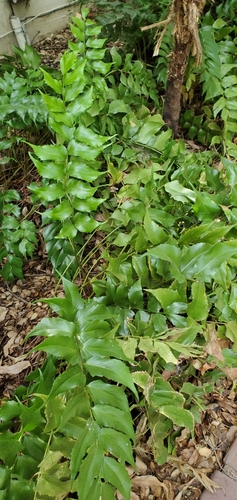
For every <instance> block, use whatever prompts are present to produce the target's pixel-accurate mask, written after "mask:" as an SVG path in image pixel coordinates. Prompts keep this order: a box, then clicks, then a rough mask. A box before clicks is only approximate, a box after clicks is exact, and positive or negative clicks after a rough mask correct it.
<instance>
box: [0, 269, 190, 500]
mask: <svg viewBox="0 0 237 500" xmlns="http://www.w3.org/2000/svg"><path fill="white" fill-rule="evenodd" d="M63 282H64V290H65V298H52V299H45V302H47V303H48V304H49V305H50V307H51V309H52V310H53V311H54V312H55V313H57V317H51V318H44V319H43V320H42V321H41V322H40V323H39V324H38V325H37V326H36V327H35V328H34V330H33V331H32V332H31V334H30V336H32V335H37V336H38V337H43V338H44V339H43V341H42V342H41V343H40V344H39V345H38V346H37V347H35V348H34V349H33V351H41V352H45V353H47V358H46V361H45V362H44V364H43V366H42V367H41V368H39V369H37V370H36V371H35V372H33V373H31V374H30V375H29V376H28V378H27V381H28V382H30V384H29V386H28V388H27V387H26V386H21V387H19V388H18V389H17V390H16V393H15V399H14V400H11V401H7V402H5V403H4V404H3V405H2V407H1V409H0V420H1V424H0V430H1V434H0V458H1V461H2V465H1V466H0V499H4V500H12V499H13V498H14V499H15V500H22V498H24V500H33V499H34V500H36V499H37V500H49V499H52V498H53V499H54V500H60V499H64V498H67V499H73V498H80V500H89V499H90V500H92V499H93V500H99V499H102V500H112V499H113V500H114V498H115V497H114V495H115V491H116V490H119V491H120V492H121V494H122V495H123V496H124V498H125V499H126V500H129V499H130V488H131V481H130V478H129V475H128V472H127V469H126V464H130V465H131V466H132V467H134V468H135V464H134V458H133V446H134V445H135V442H136V439H135V434H134V425H133V418H135V416H133V412H132V411H131V408H130V406H129V403H130V402H132V404H133V408H134V411H135V409H136V407H137V406H142V407H144V408H145V409H146V411H147V412H148V414H149V418H150V422H151V430H152V429H153V438H154V441H156V443H157V442H158V439H159V436H158V434H159V433H158V430H159V432H161V434H162V435H163V437H164V436H165V435H168V434H169V429H170V428H172V421H173V422H174V423H176V424H177V425H180V426H185V427H188V428H189V429H190V431H192V429H193V417H192V414H191V412H189V411H188V410H186V409H184V408H183V406H184V401H185V400H184V397H183V396H182V394H178V393H176V392H175V391H174V389H172V387H171V385H170V384H169V382H167V381H165V380H163V379H162V377H161V376H159V375H158V374H155V370H154V373H153V374H152V373H151V374H149V371H148V370H147V371H144V370H143V369H142V366H140V365H139V363H138V362H136V361H134V359H132V356H130V355H129V352H127V353H126V354H125V349H124V346H123V343H124V337H121V334H122V330H123V328H122V330H121V324H122V316H119V314H118V308H116V307H114V306H111V307H108V306H106V305H105V304H103V303H101V301H100V299H96V298H93V299H91V300H88V299H87V300H84V299H82V297H81V296H80V294H79V291H78V288H77V286H76V285H75V284H73V283H71V282H70V281H67V280H66V279H64V280H63ZM119 329H120V337H119V336H118V331H119ZM125 334H126V326H125V323H124V335H125ZM134 340H135V339H133V341H134ZM136 342H137V341H136V340H135V343H136ZM160 344H161V342H160ZM155 348H156V349H157V348H158V346H155ZM130 351H131V346H130ZM162 353H163V354H162ZM162 355H163V356H164V357H165V358H166V359H167V360H168V358H171V357H172V353H171V351H169V349H168V347H167V349H163V351H162V350H161V356H162ZM173 357H174V356H173ZM171 361H176V360H175V358H174V359H171ZM135 384H136V386H137V388H138V389H137V388H136V386H135ZM140 399H141V401H140ZM135 414H136V412H135V413H134V415H135ZM167 416H168V417H169V418H167ZM167 423H168V425H167ZM158 427H159V429H158ZM154 449H155V446H154ZM160 451H162V446H161V450H160ZM156 455H157V456H158V452H156ZM162 458H163V459H165V457H164V455H163V457H160V459H161V460H160V461H162Z"/></svg>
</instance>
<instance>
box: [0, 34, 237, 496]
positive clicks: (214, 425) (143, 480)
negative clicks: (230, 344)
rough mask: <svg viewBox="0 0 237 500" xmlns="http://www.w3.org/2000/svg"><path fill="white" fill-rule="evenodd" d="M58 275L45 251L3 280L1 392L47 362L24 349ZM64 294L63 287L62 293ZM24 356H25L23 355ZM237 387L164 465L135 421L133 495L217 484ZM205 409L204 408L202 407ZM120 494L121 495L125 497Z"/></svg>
mask: <svg viewBox="0 0 237 500" xmlns="http://www.w3.org/2000/svg"><path fill="white" fill-rule="evenodd" d="M69 38H71V33H70V31H69V29H66V30H64V31H61V32H59V33H58V34H55V35H52V36H50V37H48V38H47V39H46V40H44V41H42V42H39V43H38V44H37V46H36V48H37V50H38V51H39V53H40V55H41V57H42V63H43V64H47V65H50V66H52V67H57V65H58V62H59V59H60V57H61V55H62V53H63V52H64V50H65V49H66V48H67V43H68V39H69ZM55 286H56V281H55V278H54V276H53V274H52V270H51V268H50V267H49V266H47V263H46V259H45V257H44V255H43V252H41V253H39V255H37V256H36V258H35V260H32V261H30V262H29V263H27V264H26V266H25V268H24V280H23V281H21V280H18V281H16V282H15V283H14V284H7V283H4V282H3V281H2V280H1V281H0V333H1V352H0V395H1V397H5V398H8V397H11V396H12V394H13V392H14V389H15V388H16V387H17V386H18V385H20V384H21V383H22V382H24V379H25V376H26V375H27V374H28V373H29V372H30V371H31V370H32V369H35V367H36V366H38V365H40V364H41V362H42V354H41V353H31V354H30V355H29V356H28V357H27V358H25V355H26V354H27V353H28V352H29V351H30V350H31V349H32V347H33V346H34V345H35V344H36V343H37V339H33V338H31V339H29V340H28V341H27V342H26V343H23V341H24V339H25V337H26V336H27V334H28V333H29V332H30V331H31V330H32V328H33V327H34V326H35V325H36V324H37V323H38V322H39V321H40V320H41V319H42V318H43V317H45V316H47V314H48V306H47V304H44V303H42V302H41V301H40V298H45V297H51V296H52V295H54V293H55ZM60 295H61V296H62V295H63V291H62V288H60V287H59V288H58V289H57V296H60ZM22 356H23V357H22ZM236 410H237V404H236V392H235V387H234V385H233V383H232V382H230V381H228V380H227V379H225V380H224V381H222V382H221V385H217V386H216V388H215V392H213V393H211V394H209V395H208V396H207V398H206V401H205V410H203V411H202V412H201V424H198V425H196V427H195V435H194V437H193V438H190V436H189V434H187V432H186V431H185V430H184V431H183V432H182V434H181V436H179V437H177V438H176V449H177V457H174V456H173V457H170V458H169V461H168V462H167V463H166V464H164V465H163V466H158V465H157V464H156V463H155V462H154V457H153V456H152V454H151V449H150V445H149V439H148V440H147V438H146V436H145V435H144V436H143V431H144V429H145V428H146V420H145V418H144V415H143V414H141V416H140V417H139V418H138V419H137V421H136V431H137V436H143V437H142V438H138V441H137V446H136V449H135V454H136V464H137V472H136V474H135V473H134V471H133V470H132V469H131V468H129V473H130V475H131V478H132V483H133V491H132V494H131V500H153V499H160V500H181V499H182V500H188V499H192V500H198V499H199V498H200V496H201V491H202V488H203V486H205V487H207V488H209V489H210V488H211V487H212V482H211V480H210V479H209V478H208V476H209V475H210V473H211V472H212V471H213V470H215V469H221V468H222V464H223V457H224V455H225V452H226V450H227V449H228V448H229V446H230V444H231V443H232V441H233V439H234V437H235V434H236V431H237V427H236V426H237V411H236ZM200 411H201V410H200ZM121 498H122V497H121V496H120V495H119V494H118V500H121Z"/></svg>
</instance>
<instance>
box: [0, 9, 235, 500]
mask: <svg viewBox="0 0 237 500" xmlns="http://www.w3.org/2000/svg"><path fill="white" fill-rule="evenodd" d="M114 3H116V2H114ZM87 14H88V12H87V10H85V9H84V10H82V18H80V19H79V18H73V22H72V24H71V30H72V32H73V34H74V36H75V38H76V39H77V40H76V41H74V42H71V43H70V46H69V49H68V51H66V52H65V54H64V55H63V56H62V58H61V61H60V72H58V73H57V75H55V74H54V75H52V74H51V73H49V72H48V71H46V69H45V68H43V70H39V71H40V72H41V73H42V75H43V79H44V83H43V84H42V85H43V86H42V87H41V93H40V98H41V99H43V101H44V103H45V106H46V114H47V116H48V127H49V129H50V132H51V134H52V137H53V138H54V140H53V141H51V143H50V144H44V145H35V144H32V145H31V148H32V151H33V152H32V153H31V158H32V161H33V162H34V164H35V167H36V169H37V171H38V174H39V176H40V178H41V184H40V183H37V184H36V183H35V184H33V183H32V184H31V186H30V189H31V192H32V198H33V199H34V200H37V201H38V203H39V204H41V208H42V221H43V236H44V239H45V242H46V248H47V251H48V257H49V259H50V260H51V262H52V263H53V266H54V269H55V271H56V272H57V273H59V274H61V275H62V274H63V275H64V276H67V277H69V278H70V277H71V276H72V275H73V274H75V275H76V274H77V273H78V272H79V271H82V273H83V272H85V269H86V277H85V281H84V282H83V283H82V284H81V287H80V289H78V287H77V286H76V285H75V284H74V283H73V282H72V281H70V280H67V279H65V277H63V278H62V280H63V285H64V291H65V297H64V298H62V297H52V298H51V299H42V301H44V302H46V303H47V304H48V305H49V306H50V308H51V310H52V311H53V313H54V316H52V317H48V318H44V319H43V320H42V321H41V322H40V323H39V324H38V325H37V326H36V327H35V328H34V330H33V331H32V332H31V334H30V335H29V336H30V337H31V336H37V337H42V339H41V342H40V343H39V344H38V345H37V346H36V347H35V348H34V349H33V351H41V352H42V353H45V361H44V364H43V366H41V367H39V368H38V369H37V370H36V371H35V372H32V373H31V374H30V375H29V376H28V377H27V379H26V383H27V385H24V386H20V387H18V388H17V389H16V391H15V394H14V397H13V398H12V399H9V400H7V401H4V402H2V403H3V404H2V405H1V408H0V431H1V434H0V459H1V467H0V498H2V499H4V500H12V499H13V498H14V499H16V500H18V499H19V500H21V499H22V498H24V499H26V500H28V499H29V500H33V499H34V500H43V499H44V500H50V499H52V498H53V499H55V500H57V499H58V500H60V499H61V498H62V497H63V498H68V499H69V498H75V497H77V498H80V500H91V499H93V500H99V499H101V500H108V499H109V500H110V499H113V498H114V495H115V491H116V490H119V491H120V493H121V494H122V495H123V496H124V498H125V499H126V500H129V498H130V488H131V482H130V479H129V476H128V473H127V470H126V467H125V464H131V465H132V466H134V458H133V446H134V445H136V444H137V443H136V439H137V440H139V436H135V433H134V422H133V418H134V417H133V418H132V416H134V414H135V415H136V413H134V410H136V409H138V411H140V408H142V411H143V412H144V415H145V417H146V419H147V420H146V421H147V425H146V428H145V429H144V434H145V435H147V436H149V443H150V446H151V449H152V451H153V454H154V458H155V460H156V461H157V462H158V463H159V464H162V463H164V462H165V461H166V460H167V455H168V451H169V452H170V451H172V453H175V449H171V448H172V446H171V443H172V442H173V436H174V427H175V429H176V432H181V430H182V428H183V427H185V428H187V429H188V430H189V432H190V433H191V434H192V433H193V432H194V425H195V423H200V421H201V418H200V411H201V410H200V409H202V408H205V396H206V395H207V394H208V393H210V392H211V391H212V390H213V388H214V382H215V380H217V379H219V378H220V377H222V376H223V374H227V375H229V374H231V372H230V371H229V369H230V368H236V367H237V354H236V351H237V337H236V331H237V307H236V296H237V275H236V269H237V231H236V223H237V189H236V186H237V175H236V157H237V153H236V146H235V144H234V143H231V142H230V136H229V132H231V129H230V128H228V127H229V122H231V120H232V118H231V116H230V115H228V116H227V118H226V121H225V116H224V111H223V110H224V109H226V110H227V113H229V112H231V111H232V110H231V108H230V105H229V104H228V102H229V101H228V99H229V98H228V97H227V98H226V104H225V107H223V108H222V110H220V111H219V112H221V113H222V115H221V120H223V122H224V125H225V126H226V129H225V130H226V135H225V134H224V132H223V129H222V128H221V133H220V134H219V137H221V139H220V140H221V141H222V142H223V144H224V145H225V148H226V149H227V150H228V155H223V156H222V155H221V154H217V153H216V152H214V153H213V151H212V150H207V151H198V152H190V151H189V150H188V149H186V146H185V143H184V142H183V141H182V140H177V141H175V140H173V139H172V134H171V131H170V130H169V129H168V130H167V129H166V128H165V127H164V122H163V119H162V117H161V115H160V114H159V113H157V111H156V110H155V108H154V105H153V102H155V104H156V106H158V104H159V102H158V98H157V97H156V95H155V86H154V79H153V77H152V74H151V72H150V71H147V70H146V68H145V66H144V64H143V63H141V61H138V60H137V61H134V60H132V59H133V58H132V55H131V54H127V55H126V56H125V58H123V57H121V55H120V54H119V53H118V52H117V50H116V49H115V48H114V47H113V48H112V49H111V50H110V51H107V56H106V61H105V52H106V49H105V48H104V46H105V39H104V38H103V37H101V27H100V26H97V25H96V24H95V23H94V22H93V21H91V20H90V19H88V17H87ZM202 29H203V34H202V36H203V40H204V39H205V40H206V41H207V45H206V49H205V50H206V52H205V57H206V59H205V63H203V64H204V66H203V68H204V67H205V71H206V78H209V76H210V74H211V71H212V64H213V65H214V67H215V70H216V75H217V70H218V71H219V70H220V71H222V70H223V68H222V66H221V65H220V64H219V63H220V61H222V59H221V57H222V56H221V55H220V54H223V53H224V54H227V55H228V57H229V56H230V66H229V67H228V68H229V69H230V72H231V71H232V70H233V69H234V68H233V59H232V56H233V54H232V53H231V51H229V50H225V49H226V45H225V43H226V42H225V43H224V46H223V45H222V46H219V45H220V43H221V42H220V41H219V42H217V41H216V40H215V39H214V37H213V36H212V35H213V33H214V34H215V33H217V32H216V31H215V30H216V27H215V26H214V27H211V28H210V27H209V25H208V23H207V24H206V25H205V26H203V28H202ZM220 40H221V39H220ZM209 44H210V45H209ZM213 44H214V45H213ZM217 45H218V50H217ZM212 46H214V47H215V50H216V52H215V54H216V55H217V56H218V57H219V59H218V57H217V56H216V57H215V58H213V56H212V52H211V47H212ZM228 47H230V45H228ZM231 47H232V45H231ZM221 51H222V52H221ZM21 56H22V58H24V56H23V54H21ZM223 57H224V56H223ZM225 57H227V56H225ZM22 61H23V59H22ZM225 64H227V63H226V62H225ZM203 68H202V70H201V71H203ZM218 68H219V69H218ZM220 68H222V69H220ZM228 68H226V69H228ZM191 70H192V65H190V73H189V76H190V75H191V74H192V71H191ZM228 71H229V70H228ZM228 71H227V73H226V74H225V75H223V79H224V78H226V75H227V76H228V74H229V73H228ZM9 74H10V73H9ZM200 74H201V73H200ZM7 78H8V77H7ZM191 81H192V77H191V76H190V82H191ZM222 81H223V80H222V79H221V78H219V77H218V75H217V85H216V87H215V89H217V90H216V91H215V89H214V86H213V88H211V89H209V88H206V87H205V82H204V84H203V88H204V87H205V97H206V100H207V101H208V102H207V103H206V105H205V107H203V108H202V113H197V116H195V112H194V111H193V110H188V111H186V112H184V116H183V120H184V123H189V124H190V127H189V129H188V132H189V134H190V129H191V127H196V129H198V130H197V131H196V132H195V134H194V135H189V137H190V139H196V137H197V138H198V140H200V137H198V132H199V135H200V127H202V129H203V130H204V132H205V134H206V135H205V137H204V139H203V142H204V143H206V142H207V143H209V142H210V140H211V139H212V138H210V137H208V134H210V133H211V135H212V134H215V130H214V125H215V124H216V121H215V118H216V117H217V115H218V112H217V108H216V107H215V104H214V106H213V110H214V111H213V115H212V111H211V107H212V101H213V99H214V97H216V98H217V100H219V99H221V97H223V96H222V95H221V93H225V95H227V94H226V92H227V90H226V89H229V90H230V87H231V85H229V84H228V85H227V83H228V81H229V80H228V81H225V84H224V85H223V84H222ZM190 88H191V87H190ZM233 88H234V91H233V92H235V84H234V86H233ZM46 89H48V91H46ZM213 89H214V90H213ZM218 89H219V90H218ZM208 92H209V94H208V98H207V93H208ZM215 92H216V94H215ZM218 92H220V93H218ZM214 94H215V95H214ZM231 99H232V97H231ZM217 102H218V101H217ZM231 102H232V101H231ZM225 113H226V112H225ZM206 117H208V119H207V118H206ZM187 128H188V127H187ZM210 131H211V132H210ZM214 137H215V136H214ZM200 142H202V141H200ZM213 142H215V143H216V142H217V141H216V139H215V140H213ZM19 202H20V196H19V194H18V193H17V191H14V190H9V191H6V192H5V193H3V194H2V196H1V199H0V204H1V205H0V208H1V215H0V217H1V220H0V222H1V233H0V243H1V250H0V251H1V254H0V255H1V261H2V263H3V268H2V275H3V276H4V277H5V278H6V279H12V278H14V276H17V277H22V271H21V267H22V257H26V256H27V254H29V255H31V254H32V251H33V248H34V245H35V243H36V236H35V228H34V226H33V223H32V222H31V221H29V220H23V219H22V217H21V211H20V208H19ZM91 233H92V234H93V233H95V234H96V237H97V238H98V240H99V243H96V248H95V250H94V249H93V250H91V251H90V252H89V254H88V256H87V255H86V257H84V253H86V250H87V247H86V239H87V238H90V234H91ZM100 247H101V252H102V254H101V257H102V258H103V267H100V268H98V271H97V272H98V273H99V275H97V276H93V278H90V276H89V275H90V270H91V269H92V266H93V265H94V264H93V265H92V266H91V268H90V265H89V264H88V262H89V259H90V258H91V256H93V255H94V253H93V252H97V251H98V250H100ZM83 265H84V266H85V269H84V268H83ZM88 267H89V269H88ZM82 275H83V274H82ZM88 284H89V285H90V288H91V289H93V294H92V296H91V298H87V299H84V298H83V297H84V296H85V291H86V290H87V286H88ZM220 339H225V340H226V339H228V340H229V342H230V343H229V348H225V349H222V348H221V343H220ZM213 346H215V348H214V347H213ZM192 359H194V360H198V362H199V363H200V365H202V363H203V364H204V363H208V364H209V366H210V370H209V371H208V372H207V373H206V374H205V377H204V378H203V379H201V378H200V373H199V372H196V371H195V368H194V366H193V364H192V362H191V361H190V360H192ZM183 360H185V363H182V361H183ZM212 366H214V367H215V368H214V370H213V369H212V368H211V367H212ZM164 370H166V371H168V372H169V373H170V378H169V380H168V381H167V380H164V378H163V376H162V375H163V372H164ZM197 376H198V377H199V379H200V380H199V383H198V384H197V385H195V381H196V378H197ZM193 381H194V383H193ZM135 419H136V416H135ZM135 425H136V420H135ZM138 445H139V441H138Z"/></svg>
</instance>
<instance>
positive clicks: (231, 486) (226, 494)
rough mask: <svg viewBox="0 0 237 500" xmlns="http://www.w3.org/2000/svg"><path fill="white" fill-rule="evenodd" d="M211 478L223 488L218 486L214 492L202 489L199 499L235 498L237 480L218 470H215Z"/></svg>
mask: <svg viewBox="0 0 237 500" xmlns="http://www.w3.org/2000/svg"><path fill="white" fill-rule="evenodd" d="M211 479H212V480H213V481H215V483H217V484H219V485H220V486H222V487H223V488H224V490H223V489H222V488H218V490H216V491H215V493H210V492H209V491H207V490H204V491H203V494H202V496H201V499H200V500H237V482H235V481H234V480H233V479H231V478H230V477H228V476H226V475H225V474H224V473H223V472H220V471H215V472H214V474H212V476H211Z"/></svg>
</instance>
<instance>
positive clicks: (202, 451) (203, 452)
mask: <svg viewBox="0 0 237 500" xmlns="http://www.w3.org/2000/svg"><path fill="white" fill-rule="evenodd" d="M198 453H199V455H201V457H205V458H209V457H210V456H211V454H212V450H210V448H207V446H203V448H199V450H198Z"/></svg>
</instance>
